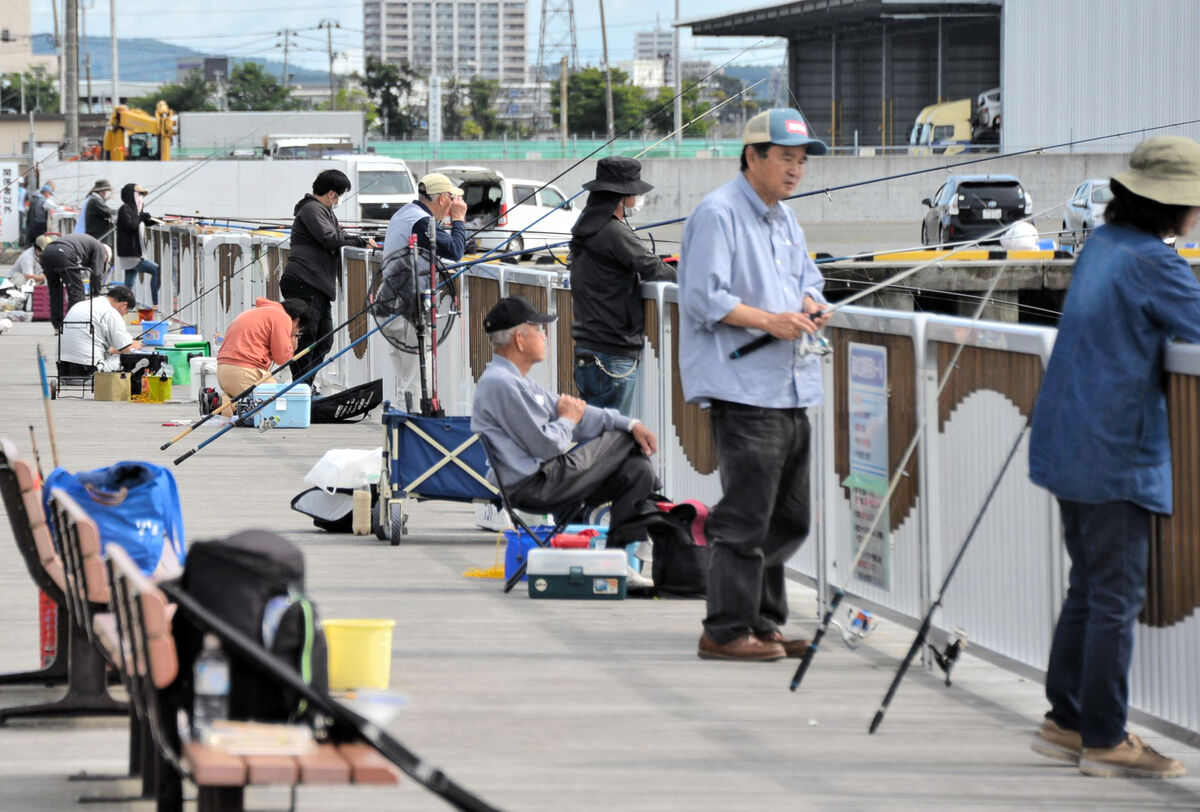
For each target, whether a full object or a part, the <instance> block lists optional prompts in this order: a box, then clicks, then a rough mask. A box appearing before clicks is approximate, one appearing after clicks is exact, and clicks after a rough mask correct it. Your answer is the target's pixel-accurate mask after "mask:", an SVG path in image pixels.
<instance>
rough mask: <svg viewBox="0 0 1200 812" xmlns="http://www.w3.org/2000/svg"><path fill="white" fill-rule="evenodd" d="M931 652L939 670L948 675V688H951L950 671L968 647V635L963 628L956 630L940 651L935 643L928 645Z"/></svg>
mask: <svg viewBox="0 0 1200 812" xmlns="http://www.w3.org/2000/svg"><path fill="white" fill-rule="evenodd" d="M926 645H927V646H929V650H930V651H932V652H933V661H934V662H935V663H937V665H938V668H940V669H942V671H943V672H944V673H945V675H946V686H947V687H949V686H950V670H951V669H952V668H954V664H955V663H956V662H958V657H959V655H960V654H962V653H963V649H965V648H966V647H967V633H966V632H965V631H963V630H962V629H961V628H956V629H955V630H954V633H953V634H951V635H950V639H949V640H947V641H946V646H945V648H943V649H941V650H940V651H939V650H938V647H937V646H935V645H934V644H933V643H926Z"/></svg>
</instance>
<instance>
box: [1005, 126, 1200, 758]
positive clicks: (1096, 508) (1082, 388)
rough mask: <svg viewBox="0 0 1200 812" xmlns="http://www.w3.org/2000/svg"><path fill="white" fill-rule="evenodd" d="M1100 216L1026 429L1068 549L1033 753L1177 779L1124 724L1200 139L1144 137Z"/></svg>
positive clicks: (1159, 491)
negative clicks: (1177, 243)
mask: <svg viewBox="0 0 1200 812" xmlns="http://www.w3.org/2000/svg"><path fill="white" fill-rule="evenodd" d="M1111 188H1112V191H1113V200H1112V202H1110V203H1109V204H1108V208H1107V209H1106V210H1105V212H1104V220H1105V225H1103V226H1101V227H1100V228H1098V229H1096V231H1095V232H1094V233H1093V236H1091V237H1089V238H1088V242H1087V244H1086V245H1085V246H1084V248H1083V251H1082V253H1081V254H1080V255H1079V259H1078V260H1077V261H1076V263H1075V268H1074V273H1073V274H1072V280H1071V287H1070V289H1069V290H1068V291H1067V299H1066V303H1065V305H1064V307H1063V314H1062V319H1061V320H1060V321H1059V328H1058V336H1057V337H1056V338H1055V342H1054V351H1053V352H1052V353H1051V356H1050V362H1049V364H1048V365H1047V366H1046V374H1045V377H1044V378H1043V380H1042V389H1041V392H1040V394H1039V395H1038V399H1037V405H1036V407H1035V409H1034V415H1033V429H1032V432H1031V434H1030V440H1029V476H1030V478H1031V479H1032V480H1033V481H1034V483H1036V484H1038V485H1041V486H1042V487H1044V488H1046V489H1047V490H1049V491H1050V492H1051V493H1053V494H1054V495H1055V496H1056V497H1057V499H1058V504H1059V510H1060V512H1061V514H1062V526H1063V537H1064V541H1065V543H1066V548H1067V555H1068V556H1069V557H1070V559H1071V574H1070V581H1069V588H1068V590H1067V597H1066V600H1065V602H1064V603H1063V607H1062V611H1061V613H1060V614H1059V618H1058V625H1057V627H1056V629H1055V632H1054V639H1053V643H1052V645H1051V648H1050V661H1049V665H1048V667H1047V669H1046V698H1047V699H1048V700H1049V701H1050V710H1049V712H1048V713H1047V714H1046V719H1045V721H1044V722H1043V724H1042V727H1041V729H1040V730H1039V731H1038V732H1037V734H1036V735H1035V737H1034V740H1033V743H1032V747H1033V749H1034V751H1035V752H1038V753H1041V754H1042V755H1045V756H1049V757H1050V758H1055V759H1059V760H1061V761H1066V762H1070V763H1072V764H1078V765H1079V771H1080V772H1082V773H1085V774H1087V775H1099V776H1130V777H1142V778H1174V777H1176V776H1180V775H1183V774H1184V767H1183V765H1182V764H1181V763H1180V762H1178V761H1176V760H1174V759H1171V758H1167V757H1165V756H1163V755H1161V754H1159V753H1157V752H1155V751H1154V750H1153V749H1152V748H1150V747H1149V746H1147V745H1146V744H1145V743H1144V742H1142V740H1141V739H1139V738H1138V737H1137V736H1136V735H1134V734H1132V733H1129V732H1128V731H1127V730H1126V729H1125V723H1126V719H1127V716H1128V707H1129V668H1130V664H1131V662H1132V654H1133V640H1134V625H1135V623H1136V622H1137V616H1138V612H1139V611H1140V610H1141V608H1142V603H1143V601H1144V599H1145V594H1146V573H1147V569H1148V565H1149V558H1150V523H1151V518H1152V517H1153V516H1154V514H1169V513H1171V512H1172V509H1173V505H1172V473H1171V448H1170V444H1169V437H1168V433H1167V404H1166V396H1165V392H1164V387H1163V383H1162V380H1163V355H1164V354H1165V352H1166V348H1167V345H1168V344H1169V343H1170V342H1171V341H1173V340H1175V339H1179V340H1181V341H1186V342H1189V343H1192V344H1200V283H1197V281H1196V277H1195V276H1194V275H1193V273H1192V271H1191V269H1190V268H1189V267H1188V264H1187V262H1185V261H1184V260H1183V258H1182V257H1181V256H1180V255H1179V254H1178V253H1176V252H1175V250H1174V249H1173V248H1171V247H1169V246H1167V245H1165V244H1164V243H1163V240H1164V238H1169V237H1172V236H1177V235H1182V234H1186V233H1187V232H1189V231H1190V230H1191V229H1193V228H1194V227H1195V225H1196V221H1197V217H1198V215H1200V144H1197V143H1196V142H1195V141H1192V140H1191V139H1188V138H1182V137H1178V136H1166V137H1161V138H1151V139H1149V140H1147V141H1144V142H1143V143H1142V144H1140V145H1139V146H1138V147H1137V149H1135V150H1134V151H1133V154H1132V155H1131V156H1130V159H1129V171H1128V172H1124V173H1122V174H1120V175H1117V176H1116V177H1114V178H1113V179H1112V184H1111Z"/></svg>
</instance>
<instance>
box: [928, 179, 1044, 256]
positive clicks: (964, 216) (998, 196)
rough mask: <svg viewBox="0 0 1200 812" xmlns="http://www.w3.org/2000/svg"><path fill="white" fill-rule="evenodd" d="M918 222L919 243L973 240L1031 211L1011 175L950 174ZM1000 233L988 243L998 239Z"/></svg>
mask: <svg viewBox="0 0 1200 812" xmlns="http://www.w3.org/2000/svg"><path fill="white" fill-rule="evenodd" d="M921 202H922V203H924V204H925V205H926V206H928V207H929V211H927V212H925V220H924V222H923V223H921V244H922V245H937V244H939V243H950V242H963V241H967V240H975V239H978V238H979V237H982V236H983V235H985V234H988V233H990V232H993V231H995V230H997V229H998V228H1000V227H1001V226H1003V225H1007V224H1010V223H1015V222H1016V221H1018V220H1020V219H1021V218H1022V217H1025V216H1026V215H1028V214H1029V213H1030V212H1031V211H1032V210H1033V202H1032V201H1031V200H1030V198H1029V195H1028V194H1026V192H1025V187H1023V186H1022V185H1021V181H1019V180H1017V179H1016V178H1015V177H1014V176H1012V175H951V176H950V177H949V178H947V179H946V182H945V183H944V184H942V188H940V189H938V190H937V194H935V195H934V196H933V198H932V199H930V198H928V197H927V198H925V199H924V200H922V201H921ZM999 241H1000V238H999V235H997V236H996V238H994V239H992V240H989V241H988V242H999Z"/></svg>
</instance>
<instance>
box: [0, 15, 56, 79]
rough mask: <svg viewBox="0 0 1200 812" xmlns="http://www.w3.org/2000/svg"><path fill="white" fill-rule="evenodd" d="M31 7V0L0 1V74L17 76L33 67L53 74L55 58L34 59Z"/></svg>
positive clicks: (49, 56)
mask: <svg viewBox="0 0 1200 812" xmlns="http://www.w3.org/2000/svg"><path fill="white" fill-rule="evenodd" d="M32 6H33V4H32V3H31V2H30V0H0V73H19V72H21V71H27V70H29V69H30V68H33V67H41V68H45V70H46V72H48V73H50V74H54V73H55V72H56V71H57V70H58V61H57V60H56V59H55V58H54V54H39V55H38V56H34V55H33V28H32V25H33V11H32Z"/></svg>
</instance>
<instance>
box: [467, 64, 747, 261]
mask: <svg viewBox="0 0 1200 812" xmlns="http://www.w3.org/2000/svg"><path fill="white" fill-rule="evenodd" d="M763 44H765V41H764V40H758V41H757V42H755V43H754V44H753V45H750V46H749V47H747V48H744V49H743V50H741V51H739V52H738V53H736V54H734V55H733V57H732V58H731V59H729V61H727V62H725V63H724V64H723V65H718V66H717V67H715V68H713V69H712V70H711V71H709V72H708V73H706V74H704V76H702V77H700V78H699V79H697V80H696V81H695V82H693V83H692V84H690V85H688V86H687V87H685V88H683V89H682V90H680V91H679V92H678V93H676V94H675V95H674V96H672V97H671V98H670V99H669V100H667V101H665V102H663V103H662V104H660V105H659V106H658V107H656V108H655V109H653V110H651V111H650V112H649V113H647V114H646V115H644V116H642V117H641V118H640V119H638V120H637V121H636V122H634V123H633V124H631V125H629V126H628V127H627V128H625V129H624V130H622V131H621V132H620V133H619V134H617V135H614V136H613V137H612V138H610V139H608V140H607V141H605V142H604V143H603V144H601V145H600V146H598V147H596V148H595V149H594V150H592V151H591V152H589V153H588V154H587V155H584V156H583V157H582V158H580V159H579V160H578V161H576V162H575V163H573V164H571V165H570V166H568V167H567V168H566V169H564V170H563V171H562V172H559V173H558V174H557V175H555V176H554V177H552V178H551V179H550V180H548V181H546V182H545V183H543V184H542V185H541V186H539V187H538V188H536V189H534V190H533V191H532V192H530V193H529V194H527V195H526V196H525V197H523V198H521V199H520V200H518V201H517V202H516V203H514V204H513V208H514V209H515V208H516V207H517V206H520V205H521V204H522V203H526V202H528V201H530V200H532V199H533V198H534V197H535V196H536V195H537V193H538V192H540V191H542V190H543V189H545V188H546V187H547V186H549V185H550V184H552V183H554V182H555V181H556V180H558V179H559V178H561V177H562V176H563V175H566V174H567V173H568V172H570V171H572V170H573V169H575V168H576V167H578V166H580V165H582V164H583V163H584V162H585V161H587V160H589V159H590V158H591V157H592V156H593V155H595V154H596V153H597V152H600V151H601V150H603V149H605V148H606V147H608V146H610V145H611V144H613V143H614V142H615V141H618V140H619V139H621V138H624V137H625V136H627V135H629V134H630V133H631V132H633V131H634V130H637V129H640V128H641V127H642V125H644V124H646V123H648V122H650V121H651V120H652V119H653V118H654V117H655V116H657V115H658V114H659V113H661V112H663V111H665V110H666V109H667V108H668V107H670V106H671V105H673V104H675V100H676V99H678V98H680V97H681V96H683V95H684V94H686V93H688V92H690V91H692V90H695V89H696V88H697V87H700V86H701V85H702V84H704V82H706V81H708V78H709V77H710V76H712V75H713V74H715V73H717V72H719V71H722V70H724V69H725V68H727V67H728V66H730V65H732V64H733V63H734V62H736V61H737V60H738V59H739V58H741V57H742V56H743V55H744V54H747V53H749V52H750V51H753V50H755V49H756V48H758V47H759V46H760V45H763ZM761 81H766V79H763V80H761ZM755 84H756V85H757V84H759V82H755ZM745 90H746V88H743V91H741V92H744V91H745ZM737 95H740V92H739V94H737ZM734 98H736V96H735V97H734ZM681 129H682V128H681ZM674 134H675V133H674V132H672V133H671V135H674ZM664 140H665V139H664ZM658 143H662V142H661V141H660V142H658ZM645 152H646V150H643V151H642V153H640V154H645ZM500 217H501V215H500V214H499V213H497V214H495V215H494V216H493V217H492V219H491V220H489V221H487V222H486V223H485V224H484V225H482V226H480V227H479V228H477V229H475V230H474V231H472V232H471V233H470V234H468V235H467V237H468V239H469V238H471V237H474V236H476V235H478V234H480V233H481V232H484V231H488V230H490V229H491V228H492V227H493V226H495V225H496V223H498V222H499V221H500ZM539 219H540V218H539ZM526 253H528V252H526Z"/></svg>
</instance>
